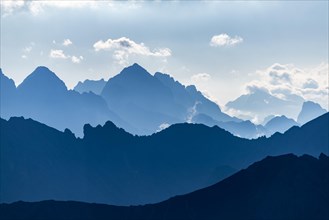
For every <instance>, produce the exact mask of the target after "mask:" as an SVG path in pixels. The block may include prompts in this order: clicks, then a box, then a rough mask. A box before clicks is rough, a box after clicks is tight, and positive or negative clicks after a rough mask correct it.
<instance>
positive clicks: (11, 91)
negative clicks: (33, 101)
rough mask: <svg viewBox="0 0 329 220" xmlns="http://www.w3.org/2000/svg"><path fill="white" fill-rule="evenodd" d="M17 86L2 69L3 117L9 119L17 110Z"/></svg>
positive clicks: (0, 99) (0, 77)
mask: <svg viewBox="0 0 329 220" xmlns="http://www.w3.org/2000/svg"><path fill="white" fill-rule="evenodd" d="M15 106H16V86H15V83H14V81H13V80H12V79H9V78H8V77H7V76H5V75H4V74H3V73H2V69H1V68H0V112H1V117H4V118H8V117H10V116H11V113H15V112H10V111H11V110H13V109H16V107H15Z"/></svg>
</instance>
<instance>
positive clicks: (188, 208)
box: [0, 154, 329, 220]
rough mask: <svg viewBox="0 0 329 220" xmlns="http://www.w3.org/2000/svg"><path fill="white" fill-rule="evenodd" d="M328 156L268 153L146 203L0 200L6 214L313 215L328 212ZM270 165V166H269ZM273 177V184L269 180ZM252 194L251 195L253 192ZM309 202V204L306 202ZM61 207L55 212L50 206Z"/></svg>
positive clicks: (82, 216)
mask: <svg viewBox="0 0 329 220" xmlns="http://www.w3.org/2000/svg"><path fill="white" fill-rule="evenodd" d="M328 165H329V158H328V156H327V155H325V154H321V155H320V156H319V158H314V157H312V156H309V155H303V156H299V157H297V156H296V155H293V154H287V155H281V156H276V157H266V158H264V159H262V160H261V161H258V162H255V163H253V164H252V165H250V166H249V167H248V168H246V169H243V170H241V171H239V172H237V173H236V174H234V175H232V176H230V177H228V178H226V179H224V180H222V181H221V182H218V183H216V184H214V185H212V186H209V187H207V188H204V189H200V190H197V191H194V192H192V193H189V194H185V195H180V196H175V197H172V198H170V199H168V200H166V201H163V202H160V203H156V204H150V205H144V206H129V207H128V206H125V207H122V206H113V205H105V204H95V203H92V204H88V203H82V202H73V201H66V202H60V201H54V200H48V201H41V202H34V203H29V202H22V201H19V202H15V203H11V204H3V203H2V204H0V210H1V213H2V217H4V219H7V218H8V219H9V218H13V217H14V216H15V218H16V219H30V218H31V217H32V216H33V219H36V220H38V219H67V218H68V217H69V218H70V219H95V218H97V219H123V220H133V219H144V220H147V219H168V220H171V219H188V220H194V219H207V220H212V219H238V220H239V219H269V220H272V219H273V220H274V219H275V220H277V219H305V220H306V219H315V220H320V219H321V220H322V219H327V218H328V217H329V211H328V208H327V207H328V205H329V197H328V193H329V192H328V187H327V186H328V184H329V181H328V180H329V175H328V172H327V171H328ZM269 171H270V172H269ZM269 183H270V184H269ZM250 194H252V195H253V196H250ZM305 207H307V208H305ZM53 209H56V210H58V211H59V212H58V214H57V215H56V216H54V215H53V214H52V212H51V211H50V210H53Z"/></svg>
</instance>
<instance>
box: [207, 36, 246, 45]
mask: <svg viewBox="0 0 329 220" xmlns="http://www.w3.org/2000/svg"><path fill="white" fill-rule="evenodd" d="M242 42H243V38H242V37H239V36H234V37H230V36H229V35H228V34H225V33H224V34H220V35H215V36H213V37H212V38H211V40H210V43H209V44H210V46H212V47H222V46H234V45H237V44H240V43H242Z"/></svg>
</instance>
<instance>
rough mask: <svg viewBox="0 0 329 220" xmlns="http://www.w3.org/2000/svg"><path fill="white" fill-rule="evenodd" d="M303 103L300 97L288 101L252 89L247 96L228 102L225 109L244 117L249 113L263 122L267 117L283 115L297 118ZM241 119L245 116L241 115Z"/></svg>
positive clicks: (266, 92) (263, 91) (260, 90)
mask: <svg viewBox="0 0 329 220" xmlns="http://www.w3.org/2000/svg"><path fill="white" fill-rule="evenodd" d="M303 102H304V99H303V98H302V97H300V96H296V95H294V96H293V97H290V99H289V100H284V99H281V98H278V97H276V96H273V95H272V94H270V93H269V92H268V91H265V90H262V89H253V91H251V92H249V93H248V94H244V95H241V96H240V97H238V98H237V99H235V100H233V101H230V102H228V103H227V104H226V107H227V108H229V109H233V110H237V111H239V112H241V113H245V114H246V115H247V114H248V113H250V112H251V113H252V114H253V115H254V116H257V117H258V120H260V121H263V120H264V118H265V117H266V116H268V115H285V116H287V117H289V118H297V115H298V112H299V111H300V108H301V106H302V104H303ZM241 117H246V116H243V115H241Z"/></svg>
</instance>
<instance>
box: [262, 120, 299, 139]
mask: <svg viewBox="0 0 329 220" xmlns="http://www.w3.org/2000/svg"><path fill="white" fill-rule="evenodd" d="M293 126H299V124H298V123H297V122H295V121H294V120H293V119H291V118H287V117H286V116H284V115H282V116H276V117H274V118H272V119H271V120H270V121H268V122H267V123H266V125H265V128H266V129H267V132H268V136H270V135H272V134H274V133H275V132H280V133H284V132H285V131H287V130H288V129H289V128H291V127H293Z"/></svg>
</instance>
